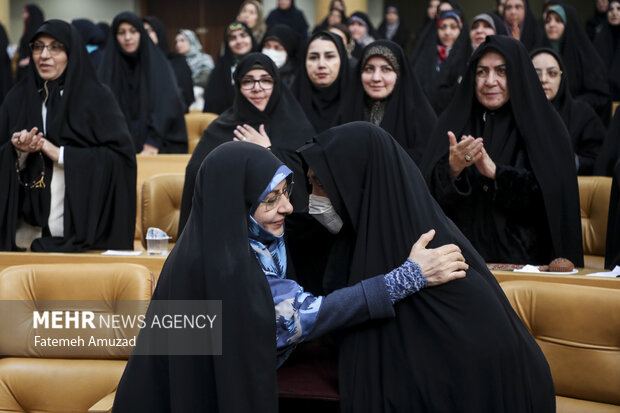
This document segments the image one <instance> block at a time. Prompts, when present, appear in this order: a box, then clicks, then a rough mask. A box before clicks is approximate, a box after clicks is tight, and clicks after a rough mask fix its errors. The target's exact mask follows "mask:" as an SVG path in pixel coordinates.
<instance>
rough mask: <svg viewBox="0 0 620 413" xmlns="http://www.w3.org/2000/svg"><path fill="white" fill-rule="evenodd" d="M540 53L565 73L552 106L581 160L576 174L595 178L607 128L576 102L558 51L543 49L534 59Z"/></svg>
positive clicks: (587, 109)
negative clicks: (548, 56) (593, 175)
mask: <svg viewBox="0 0 620 413" xmlns="http://www.w3.org/2000/svg"><path fill="white" fill-rule="evenodd" d="M541 53H547V54H550V55H551V56H553V58H554V59H555V60H557V62H558V66H559V69H560V70H561V71H562V75H561V76H562V80H561V81H560V87H559V89H558V92H557V94H556V95H555V97H554V98H553V99H552V100H551V103H552V104H553V107H554V108H555V109H556V110H557V111H558V113H559V114H560V116H561V117H562V120H563V121H564V125H566V128H567V129H568V134H569V135H570V138H571V143H572V147H573V151H574V152H575V154H577V155H578V156H579V167H578V169H577V174H578V175H592V171H593V168H594V161H595V160H596V157H597V155H598V154H599V151H600V149H601V145H602V143H603V139H604V137H605V127H604V126H603V123H602V122H601V121H600V119H599V118H598V116H597V115H596V113H595V112H594V110H593V109H592V108H591V107H590V106H589V105H588V104H587V103H585V102H583V101H581V100H578V99H574V98H573V96H572V94H571V91H570V89H569V87H568V83H569V82H568V79H567V77H568V75H567V73H569V72H568V71H567V68H566V66H565V64H564V62H563V60H562V58H561V57H560V55H559V54H558V53H557V52H556V51H555V50H553V49H551V48H548V47H544V48H538V49H535V50H534V51H532V53H530V56H531V57H532V59H533V58H534V57H536V56H537V55H539V54H541Z"/></svg>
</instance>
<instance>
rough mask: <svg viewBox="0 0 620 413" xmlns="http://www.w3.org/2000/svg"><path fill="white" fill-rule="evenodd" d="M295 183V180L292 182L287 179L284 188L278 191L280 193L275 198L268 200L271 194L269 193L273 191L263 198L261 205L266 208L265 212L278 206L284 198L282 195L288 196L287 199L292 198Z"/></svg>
mask: <svg viewBox="0 0 620 413" xmlns="http://www.w3.org/2000/svg"><path fill="white" fill-rule="evenodd" d="M294 183H295V182H294V181H290V182H289V181H287V182H286V183H285V184H284V188H282V190H281V191H278V194H277V195H275V198H274V199H273V200H269V201H267V197H268V196H269V194H271V192H270V193H269V194H267V196H266V197H265V199H263V200H262V201H261V202H260V205H263V208H264V209H265V212H269V211H271V210H273V209H274V208H276V207H277V206H278V205H279V204H280V199H281V198H282V196H286V199H288V200H290V199H291V193H293V184H294Z"/></svg>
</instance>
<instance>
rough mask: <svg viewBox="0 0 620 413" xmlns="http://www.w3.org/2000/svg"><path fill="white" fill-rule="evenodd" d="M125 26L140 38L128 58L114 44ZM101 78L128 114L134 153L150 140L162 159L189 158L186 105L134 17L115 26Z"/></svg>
mask: <svg viewBox="0 0 620 413" xmlns="http://www.w3.org/2000/svg"><path fill="white" fill-rule="evenodd" d="M121 23H129V24H130V25H132V26H133V27H135V28H136V30H138V32H140V44H139V46H138V49H137V50H136V51H135V52H133V53H127V52H125V51H124V50H123V48H122V47H121V45H120V44H119V43H118V40H117V39H116V34H117V32H118V28H119V26H120V25H121ZM99 78H100V79H101V81H102V82H103V83H105V84H106V85H108V86H109V87H110V89H112V93H114V96H115V97H116V99H117V101H118V103H119V105H120V107H121V109H122V111H123V113H124V114H125V119H126V122H127V125H128V126H129V129H130V130H132V131H133V137H134V145H135V150H136V152H141V151H142V147H143V145H144V143H145V142H146V140H147V139H148V138H150V139H153V140H155V141H156V142H157V145H159V153H187V130H186V127H185V118H184V113H185V105H184V103H183V100H182V97H181V94H180V92H179V90H178V87H177V82H176V81H175V80H176V78H175V75H174V73H173V72H172V68H171V67H170V64H169V63H168V60H167V59H166V56H164V54H163V53H162V52H161V50H159V48H158V47H157V46H155V44H154V43H153V42H152V41H151V39H150V37H149V35H148V34H147V33H146V30H145V29H144V26H143V24H142V19H140V18H139V17H138V16H136V15H135V14H134V13H131V12H122V13H120V14H118V15H117V16H116V17H115V18H114V20H113V21H112V30H111V32H110V36H109V37H108V44H107V46H106V48H105V54H104V56H103V62H101V67H100V68H99ZM136 125H137V126H136Z"/></svg>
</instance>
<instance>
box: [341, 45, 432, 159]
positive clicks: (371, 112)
mask: <svg viewBox="0 0 620 413" xmlns="http://www.w3.org/2000/svg"><path fill="white" fill-rule="evenodd" d="M352 88H353V91H352V92H351V94H350V95H349V97H348V98H347V101H348V102H349V105H347V108H346V115H345V116H344V119H343V122H352V121H355V120H365V121H368V122H371V123H374V124H375V125H378V126H381V128H383V129H384V130H386V131H387V132H389V133H390V135H392V136H393V137H394V138H395V139H396V140H397V141H398V143H400V145H401V146H402V147H403V149H405V151H407V153H408V154H409V156H411V158H412V159H413V160H414V161H415V162H416V163H419V162H420V161H421V160H422V156H423V154H424V148H425V147H426V144H427V142H428V138H429V137H430V136H431V133H432V132H433V129H434V128H435V121H436V120H437V117H436V116H435V112H434V111H433V108H432V107H431V106H430V104H429V102H428V100H427V98H426V96H425V95H424V91H423V90H422V87H421V86H420V83H419V82H418V79H417V77H416V76H415V74H414V73H413V71H412V70H411V68H410V67H409V62H408V60H407V59H406V57H405V53H404V52H403V49H401V47H400V46H398V45H397V44H396V43H394V42H391V41H389V40H377V41H376V42H373V43H371V44H369V45H368V46H366V48H365V49H364V50H363V52H362V60H360V62H359V65H358V67H357V70H356V72H355V80H354V81H353V86H352Z"/></svg>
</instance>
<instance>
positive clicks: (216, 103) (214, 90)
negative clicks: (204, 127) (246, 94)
mask: <svg viewBox="0 0 620 413" xmlns="http://www.w3.org/2000/svg"><path fill="white" fill-rule="evenodd" d="M234 30H243V31H244V32H246V33H247V34H248V35H249V36H250V37H251V38H252V48H251V49H250V53H251V52H253V51H255V50H256V39H254V37H253V36H252V31H251V30H250V28H249V27H248V26H247V25H246V24H245V23H242V22H239V21H234V22H232V23H231V24H230V25H229V26H228V28H227V29H226V39H225V40H224V55H222V56H221V57H220V58H219V59H218V60H217V63H216V64H215V68H214V69H213V71H212V72H211V75H210V76H209V82H208V83H207V87H206V89H205V94H204V96H205V104H204V108H203V110H202V111H203V112H211V113H217V114H221V113H223V112H224V111H225V110H226V109H228V108H229V107H230V106H231V105H232V103H233V99H234V97H235V86H234V84H233V72H234V71H235V68H236V66H237V62H239V60H240V59H241V58H243V56H237V55H235V54H234V53H233V51H232V50H231V49H230V46H229V45H228V38H227V37H228V33H229V32H231V31H234Z"/></svg>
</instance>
